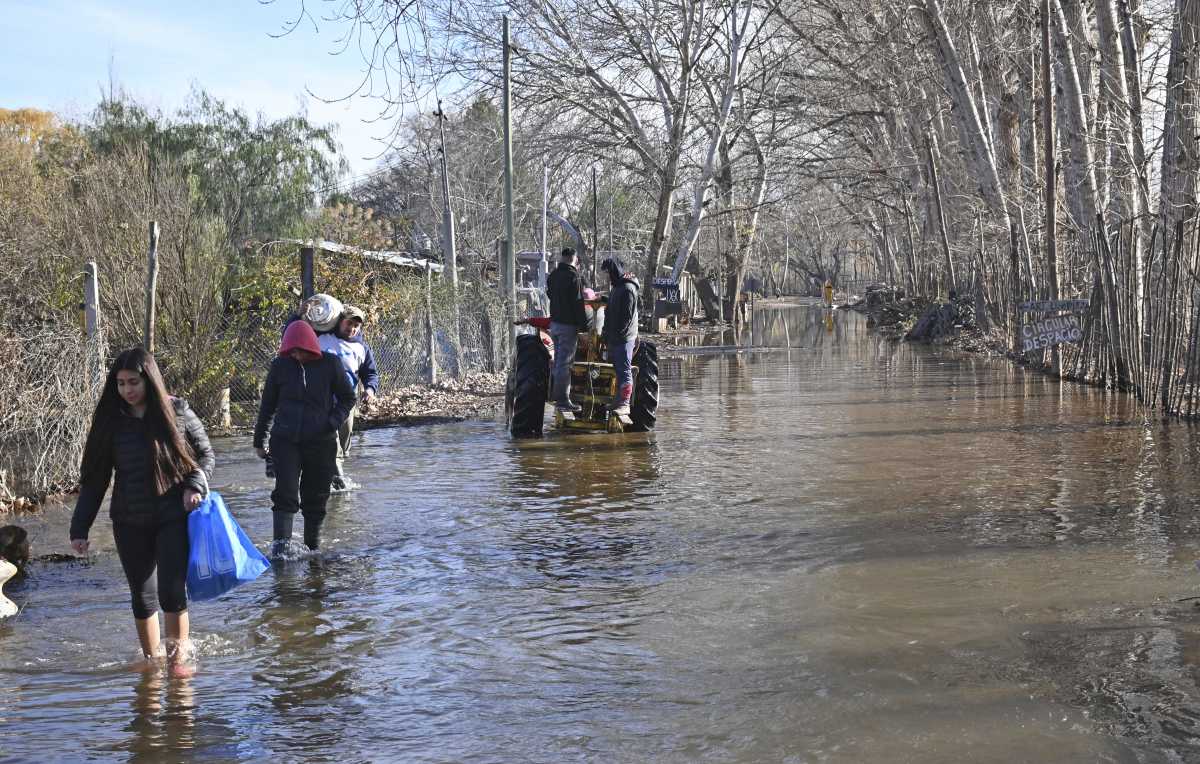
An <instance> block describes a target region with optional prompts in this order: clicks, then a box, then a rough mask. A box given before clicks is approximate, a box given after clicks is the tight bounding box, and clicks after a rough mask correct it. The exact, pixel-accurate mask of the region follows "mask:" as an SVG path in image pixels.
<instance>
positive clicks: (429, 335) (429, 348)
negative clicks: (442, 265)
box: [425, 260, 437, 386]
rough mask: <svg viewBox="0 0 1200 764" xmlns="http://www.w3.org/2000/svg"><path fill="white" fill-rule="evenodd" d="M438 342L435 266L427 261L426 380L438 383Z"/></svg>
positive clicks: (433, 383)
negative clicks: (435, 309)
mask: <svg viewBox="0 0 1200 764" xmlns="http://www.w3.org/2000/svg"><path fill="white" fill-rule="evenodd" d="M436 345H437V342H436V340H435V338H434V334H433V267H432V266H431V265H430V264H429V261H428V260H426V261H425V357H426V358H427V359H428V366H427V367H426V368H427V370H428V372H427V373H428V376H427V377H426V381H427V382H428V383H429V384H430V385H431V386H432V385H436V384H437V352H436Z"/></svg>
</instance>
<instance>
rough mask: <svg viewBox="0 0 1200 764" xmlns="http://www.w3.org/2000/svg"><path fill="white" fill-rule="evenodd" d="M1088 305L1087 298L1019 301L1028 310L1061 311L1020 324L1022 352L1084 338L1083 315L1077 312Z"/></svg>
mask: <svg viewBox="0 0 1200 764" xmlns="http://www.w3.org/2000/svg"><path fill="white" fill-rule="evenodd" d="M1087 307H1088V301H1087V300H1031V301H1029V302H1023V303H1021V304H1020V308H1021V310H1022V311H1024V312H1027V313H1061V312H1063V311H1066V312H1065V313H1063V314H1062V315H1057V316H1046V317H1044V318H1039V319H1036V320H1033V321H1028V322H1024V323H1022V324H1021V352H1022V353H1028V352H1030V351H1033V350H1043V349H1045V348H1052V347H1054V346H1055V345H1061V344H1062V343H1064V342H1079V341H1081V340H1082V339H1083V318H1082V316H1080V315H1079V314H1080V312H1081V311H1083V310H1086V309H1087Z"/></svg>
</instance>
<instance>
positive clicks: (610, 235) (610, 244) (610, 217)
mask: <svg viewBox="0 0 1200 764" xmlns="http://www.w3.org/2000/svg"><path fill="white" fill-rule="evenodd" d="M608 188H609V192H608V251H609V252H612V251H613V210H612V208H613V195H612V186H609V187H608Z"/></svg>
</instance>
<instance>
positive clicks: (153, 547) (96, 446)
mask: <svg viewBox="0 0 1200 764" xmlns="http://www.w3.org/2000/svg"><path fill="white" fill-rule="evenodd" d="M214 462H215V459H214V458H213V451H212V447H211V446H210V445H209V443H208V435H207V434H206V433H205V432H204V426H203V425H202V424H201V423H200V419H199V418H198V417H197V416H196V414H195V412H193V411H192V409H191V407H190V406H188V404H187V401H185V400H183V399H182V398H172V397H171V396H169V395H167V390H166V387H165V386H164V385H163V379H162V374H161V373H160V372H159V370H158V364H157V363H156V362H155V361H154V356H152V355H150V354H149V353H147V352H146V351H145V350H143V349H141V348H133V349H132V350H126V351H125V352H123V353H121V354H120V355H119V356H117V360H116V361H114V362H113V365H112V367H111V368H110V369H109V370H108V378H107V379H106V380H105V382H104V392H103V393H102V394H101V395H100V402H99V403H97V404H96V412H95V413H94V414H93V415H92V426H91V429H90V430H88V436H87V442H86V444H85V446H84V450H83V467H82V470H81V475H80V488H79V499H78V500H77V501H76V502H75V514H74V515H73V516H72V518H71V547H72V548H73V549H74V550H75V552H76V554H81V555H82V554H87V551H88V546H89V544H88V531H90V530H91V527H92V523H93V522H95V520H96V513H97V512H98V511H99V510H100V505H101V503H102V502H103V500H104V494H105V492H106V491H107V490H108V486H109V483H110V482H112V481H113V475H114V473H115V474H116V481H115V485H114V487H113V493H112V501H111V502H110V503H109V514H110V516H111V517H112V529H113V540H114V541H115V542H116V545H117V554H118V555H119V556H120V558H121V567H122V568H123V569H124V570H125V577H126V578H127V579H128V581H129V590H130V593H131V595H132V601H133V617H134V622H135V623H136V625H137V634H138V642H139V643H140V644H141V648H142V654H143V655H144V656H145V657H146V658H147V659H156V658H158V657H159V656H161V655H163V654H164V653H165V654H166V656H167V658H168V660H169V661H170V662H171V663H172V664H177V663H183V662H185V661H186V660H187V657H188V656H189V654H190V652H191V642H190V640H189V638H188V630H189V623H188V613H187V588H186V585H187V561H188V529H187V513H188V512H189V511H191V510H193V509H195V508H196V507H198V506H200V501H201V499H202V498H203V497H204V495H205V494H206V493H207V492H208V478H209V477H210V476H211V475H212V469H213V464H214ZM156 573H157V576H156ZM156 578H157V582H156V580H155V579H156ZM156 583H157V585H156ZM160 605H161V607H162V610H163V614H164V615H163V620H164V621H165V624H166V632H167V643H166V645H165V649H164V646H161V645H160V640H159V624H158V609H159V606H160Z"/></svg>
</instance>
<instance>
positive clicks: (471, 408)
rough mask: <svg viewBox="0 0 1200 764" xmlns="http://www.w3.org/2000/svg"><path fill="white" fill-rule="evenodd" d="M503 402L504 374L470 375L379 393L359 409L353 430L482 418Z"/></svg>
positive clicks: (483, 373)
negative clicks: (416, 422)
mask: <svg viewBox="0 0 1200 764" xmlns="http://www.w3.org/2000/svg"><path fill="white" fill-rule="evenodd" d="M503 402H504V375H503V374H500V373H495V374H492V373H488V372H473V373H470V374H466V375H464V376H463V377H461V378H458V379H452V378H451V379H445V380H440V381H439V382H438V383H437V384H436V385H432V386H429V385H410V386H408V387H401V388H398V389H396V390H391V391H387V392H385V393H381V394H380V395H378V396H376V398H375V400H374V401H373V402H372V403H371V405H370V406H369V407H366V408H364V409H360V410H359V413H358V418H357V420H356V422H355V429H366V428H369V427H380V426H383V425H389V424H408V423H413V422H414V421H423V420H429V419H459V420H461V419H480V418H486V417H491V416H493V415H494V414H495V412H496V411H497V410H498V409H499V408H500V406H501V405H502V404H503ZM360 423H361V424H360Z"/></svg>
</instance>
